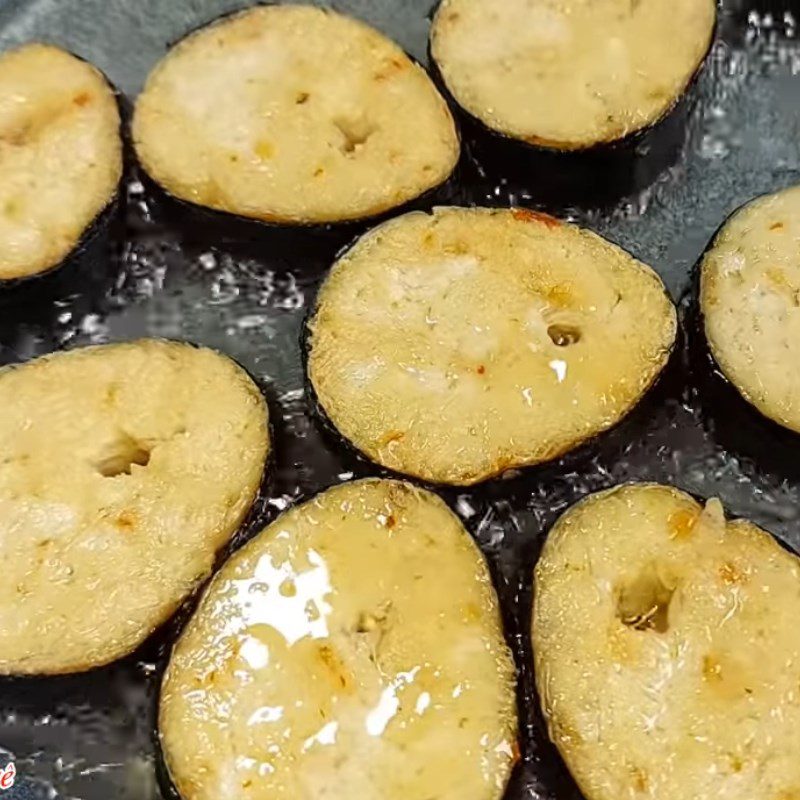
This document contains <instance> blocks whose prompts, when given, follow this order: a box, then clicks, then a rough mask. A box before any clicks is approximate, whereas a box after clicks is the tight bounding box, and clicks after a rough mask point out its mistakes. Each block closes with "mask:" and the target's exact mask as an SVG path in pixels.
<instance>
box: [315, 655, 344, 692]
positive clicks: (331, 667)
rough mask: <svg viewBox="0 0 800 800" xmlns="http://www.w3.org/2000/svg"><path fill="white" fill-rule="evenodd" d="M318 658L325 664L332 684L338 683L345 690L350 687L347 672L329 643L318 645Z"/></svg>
mask: <svg viewBox="0 0 800 800" xmlns="http://www.w3.org/2000/svg"><path fill="white" fill-rule="evenodd" d="M319 660H320V661H321V662H322V663H323V664H324V665H325V668H326V669H327V670H328V674H329V675H330V678H331V680H332V681H333V682H334V684H338V685H339V686H340V687H341V688H342V689H345V690H349V689H351V688H352V680H351V678H350V676H349V675H348V673H347V669H346V667H345V665H344V663H342V660H341V659H340V658H339V656H338V655H337V654H336V652H335V651H334V650H333V648H332V647H331V646H330V645H327V644H323V645H321V646H320V648H319Z"/></svg>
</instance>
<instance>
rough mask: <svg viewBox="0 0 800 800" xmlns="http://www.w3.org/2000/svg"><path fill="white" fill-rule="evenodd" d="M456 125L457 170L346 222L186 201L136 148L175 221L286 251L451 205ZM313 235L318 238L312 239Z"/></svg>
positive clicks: (147, 178)
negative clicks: (258, 215)
mask: <svg viewBox="0 0 800 800" xmlns="http://www.w3.org/2000/svg"><path fill="white" fill-rule="evenodd" d="M274 5H280V3H270V2H266V3H256V4H254V5H252V6H245V7H243V8H239V9H235V10H233V11H230V12H227V13H225V14H222V15H220V16H217V17H215V18H213V19H211V20H209V21H208V22H206V23H203V24H201V25H198V26H195V27H194V28H192V29H191V30H189V31H187V32H186V33H185V34H184V35H183V36H180V37H178V38H177V39H176V40H174V41H173V42H171V43H170V44H169V45H168V48H167V49H168V50H169V49H172V48H173V47H175V46H176V45H178V44H180V43H181V42H183V41H185V40H186V39H188V38H190V37H191V36H192V35H194V34H196V33H199V32H200V31H202V30H205V29H206V28H209V27H213V26H215V25H218V24H220V23H223V22H225V21H226V20H228V19H231V18H232V17H236V16H238V15H240V14H242V13H246V12H248V11H250V10H252V9H253V8H261V7H271V6H274ZM323 10H325V9H323ZM384 35H385V34H384ZM387 38H389V37H387ZM403 52H404V53H405V55H406V56H407V58H409V59H410V60H411V62H412V63H414V64H416V65H417V66H418V67H420V68H421V69H422V70H423V71H425V73H426V74H427V75H428V77H431V79H432V80H433V78H432V76H431V74H430V72H429V71H428V70H427V69H426V68H425V66H424V65H423V64H421V63H420V62H419V61H418V60H417V59H416V58H414V57H413V56H412V55H411V54H410V53H408V52H406V51H403ZM433 83H434V86H435V87H436V89H437V91H439V87H438V86H437V84H436V82H435V81H433ZM443 99H444V100H445V102H447V98H446V97H443ZM451 114H452V109H451ZM453 123H454V125H455V130H456V137H457V139H458V142H459V147H460V156H459V159H458V161H457V162H456V164H455V166H454V168H453V170H452V172H451V173H450V174H449V175H448V176H447V177H446V178H445V179H444V180H443V181H442V182H441V183H440V184H438V185H437V186H433V187H431V188H430V189H427V190H426V191H424V192H423V193H422V194H420V195H418V196H417V197H414V198H411V199H410V200H408V201H406V202H405V203H403V204H402V205H400V206H397V207H395V208H391V209H388V210H387V211H381V212H379V213H377V214H368V215H367V216H365V217H361V218H359V219H353V220H344V221H342V222H324V223H316V222H270V221H266V220H259V219H255V218H252V217H246V216H241V215H239V214H235V213H232V212H228V211H220V210H218V209H213V208H209V207H207V206H203V205H200V204H198V203H193V202H191V201H189V200H184V199H182V198H179V197H176V196H175V195H173V194H171V193H170V192H169V191H168V190H167V189H166V188H164V187H163V186H161V184H159V183H158V181H157V180H156V179H155V178H154V177H152V176H151V175H149V174H148V173H147V170H146V169H145V167H144V165H143V164H142V162H141V161H140V160H139V159H138V156H137V155H136V153H135V148H132V150H133V154H134V155H133V157H134V159H135V163H136V166H137V169H138V171H139V173H140V174H141V176H142V182H143V183H144V184H145V186H146V187H147V188H148V190H149V191H150V193H151V194H153V195H154V196H155V197H156V199H157V200H158V201H160V202H161V204H162V207H163V210H164V211H165V212H166V213H167V214H169V216H170V219H171V221H173V222H174V223H175V224H178V225H179V226H181V227H184V228H188V229H190V230H193V232H195V233H198V232H199V230H202V231H203V235H204V236H208V237H216V240H218V239H219V238H223V239H231V240H239V241H241V240H245V241H251V242H252V241H256V242H259V243H265V242H268V243H269V244H270V245H271V246H274V247H277V248H279V249H285V250H287V252H288V251H291V252H296V250H297V248H298V247H300V248H301V249H302V250H305V249H307V248H308V247H309V246H311V247H313V245H314V244H317V245H320V244H322V245H325V244H330V243H333V244H334V245H339V246H340V245H341V244H343V243H345V242H347V241H349V240H350V239H352V237H353V236H354V235H356V234H358V233H361V232H364V231H365V230H366V229H367V228H369V227H372V226H373V225H377V224H378V223H380V222H382V221H385V220H387V219H390V218H391V217H394V216H397V215H399V214H403V213H406V212H408V211H417V210H427V209H428V208H430V207H432V206H435V205H447V204H448V203H449V202H451V201H452V199H453V198H454V197H455V193H456V190H457V187H458V186H459V185H460V174H461V171H462V169H463V168H464V160H465V154H464V148H463V143H462V140H461V131H460V127H459V120H458V117H457V116H456V115H455V114H453ZM309 236H311V237H313V238H312V239H311V241H310V242H309Z"/></svg>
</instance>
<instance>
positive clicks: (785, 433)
mask: <svg viewBox="0 0 800 800" xmlns="http://www.w3.org/2000/svg"><path fill="white" fill-rule="evenodd" d="M778 191H779V190H778ZM772 193H773V192H771V191H770V192H767V193H766V194H764V195H759V196H757V197H754V198H751V199H750V200H748V201H747V202H745V203H744V204H742V205H741V206H739V207H738V208H736V209H735V210H734V211H732V212H731V213H730V214H729V215H728V216H727V217H726V218H725V220H724V221H723V222H722V224H721V225H720V226H719V228H718V229H717V230H716V232H715V233H714V235H713V236H712V237H711V239H710V241H709V243H708V245H707V246H706V248H705V250H704V251H703V253H702V254H701V256H700V258H699V259H698V260H697V263H696V264H695V265H694V268H693V270H692V280H691V288H690V290H689V294H688V297H686V298H685V300H684V303H683V304H682V305H683V311H684V316H685V327H686V330H687V332H688V345H689V346H688V371H689V379H690V385H691V386H692V387H693V388H694V389H695V390H696V391H697V393H698V398H699V400H700V405H701V417H702V420H703V424H704V426H705V427H706V429H707V430H708V431H709V433H711V434H712V436H713V437H714V439H715V440H716V441H718V442H719V443H720V444H721V445H722V446H723V447H724V448H725V449H726V450H729V451H730V452H731V453H734V454H736V455H738V456H741V457H744V458H745V459H749V460H751V461H753V462H755V464H757V466H758V468H759V469H761V470H765V471H768V472H771V473H773V474H774V475H777V476H779V477H784V478H788V479H790V480H797V479H800V460H798V455H800V434H798V433H797V432H795V431H792V430H790V429H789V428H785V427H784V426H782V425H781V424H780V423H778V422H775V421H774V420H772V419H770V418H769V417H766V416H764V414H762V413H761V411H759V410H758V409H757V408H756V407H755V406H754V405H752V404H751V403H750V402H749V401H748V400H746V399H745V398H744V397H743V396H742V394H741V392H740V391H739V389H738V388H737V387H736V386H735V385H734V384H733V382H732V381H730V379H729V378H728V377H727V376H726V375H725V372H724V370H723V369H722V367H721V366H720V364H719V363H718V362H717V361H716V359H715V358H714V356H713V354H712V352H711V347H710V345H709V342H708V339H707V337H706V332H705V319H704V316H703V310H702V307H701V304H700V279H701V272H702V265H703V261H704V259H705V258H706V256H707V255H708V253H709V252H711V251H712V250H713V249H714V247H715V245H716V243H717V239H718V237H719V235H720V234H721V233H722V231H723V230H724V228H725V227H726V226H727V225H728V223H729V222H730V221H731V220H732V219H733V217H735V216H736V214H738V213H739V212H740V211H742V210H743V209H744V208H745V207H746V206H748V205H749V204H750V203H751V202H753V201H754V200H758V199H759V198H760V197H765V196H768V195H770V194H772Z"/></svg>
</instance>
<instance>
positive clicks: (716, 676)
mask: <svg viewBox="0 0 800 800" xmlns="http://www.w3.org/2000/svg"><path fill="white" fill-rule="evenodd" d="M703 679H704V680H706V681H709V682H719V681H721V680H722V664H720V663H719V661H718V660H717V659H716V658H714V656H703Z"/></svg>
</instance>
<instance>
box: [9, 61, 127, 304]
mask: <svg viewBox="0 0 800 800" xmlns="http://www.w3.org/2000/svg"><path fill="white" fill-rule="evenodd" d="M70 55H72V56H73V57H75V58H77V59H78V60H79V61H83V62H84V63H85V64H88V65H89V66H90V67H92V68H93V69H94V70H96V71H97V72H99V73H100V75H102V76H103V79H104V80H105V82H106V84H107V85H108V87H109V88H110V89H111V91H112V92H113V94H114V98H115V99H116V101H117V108H118V110H119V117H120V127H119V133H120V138H121V139H122V150H123V168H122V174H121V176H120V180H119V183H118V184H117V188H116V190H115V191H114V193H113V194H112V195H111V196H110V197H109V198H108V202H107V203H106V205H105V207H104V208H103V209H102V210H101V211H100V212H99V213H98V214H97V216H96V217H95V218H94V220H93V221H92V222H91V223H90V224H89V225H88V226H87V227H86V229H85V230H84V232H83V234H82V235H81V237H80V239H78V241H77V243H76V244H75V247H73V248H72V250H71V251H70V252H69V253H68V254H67V256H66V257H65V258H64V259H62V260H61V261H60V262H59V263H58V264H54V265H53V266H52V267H49V268H48V269H46V270H42V271H41V272H36V273H34V274H33V275H25V276H23V277H20V278H9V279H6V280H2V279H0V312H2V313H5V311H6V309H5V308H4V307H5V306H8V305H17V304H20V303H29V302H35V301H42V300H48V301H52V300H54V299H59V297H63V296H65V295H68V294H70V293H72V292H80V291H82V290H83V289H85V286H86V283H87V282H88V283H96V282H98V281H102V279H103V277H104V276H105V273H107V271H108V261H109V259H108V254H109V251H110V249H111V247H112V246H113V242H114V241H115V240H117V239H119V238H121V236H120V235H119V234H120V230H119V228H120V227H121V225H122V216H123V214H122V211H123V207H124V205H125V201H124V194H125V193H124V188H123V187H124V186H125V181H126V174H125V173H126V170H125V164H126V163H127V161H128V150H129V147H128V140H127V136H126V127H127V125H126V119H127V116H128V104H127V101H126V99H125V97H124V95H123V94H122V93H121V92H120V91H119V90H118V89H117V87H116V86H115V85H114V84H113V83H112V82H111V80H110V79H109V77H108V76H107V75H106V74H105V73H104V72H102V71H101V70H100V69H99V67H97V66H96V65H95V64H92V63H91V62H90V61H87V60H86V59H85V58H82V57H81V56H79V55H76V54H75V53H71V52H70Z"/></svg>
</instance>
